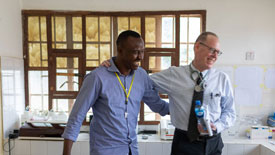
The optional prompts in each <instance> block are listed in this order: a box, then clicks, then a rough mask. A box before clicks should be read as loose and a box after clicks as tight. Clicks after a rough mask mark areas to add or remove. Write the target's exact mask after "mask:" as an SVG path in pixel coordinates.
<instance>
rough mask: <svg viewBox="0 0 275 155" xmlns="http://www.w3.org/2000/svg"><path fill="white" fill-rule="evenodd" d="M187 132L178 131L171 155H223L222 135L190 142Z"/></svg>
mask: <svg viewBox="0 0 275 155" xmlns="http://www.w3.org/2000/svg"><path fill="white" fill-rule="evenodd" d="M186 134H187V132H186V131H183V130H180V129H176V130H175V134H174V139H173V143H172V152H171V155H221V154H222V148H223V146H224V145H223V142H222V138H221V134H217V135H215V136H212V137H200V138H199V139H198V140H195V141H193V142H190V141H189V139H188V137H187V135H186Z"/></svg>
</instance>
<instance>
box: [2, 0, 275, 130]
mask: <svg viewBox="0 0 275 155" xmlns="http://www.w3.org/2000/svg"><path fill="white" fill-rule="evenodd" d="M0 1H4V0H0ZM1 4H3V3H1ZM19 9H20V3H18V1H16V0H6V1H5V5H4V6H3V5H0V32H1V33H0V34H1V35H0V47H1V49H0V50H1V51H0V55H2V53H3V54H5V55H8V54H10V55H18V56H19V57H22V49H21V41H22V38H21V18H20V17H21V16H20V10H19ZM22 9H33V10H83V11H156V10H200V9H203V10H207V19H206V23H207V25H206V30H207V31H213V32H215V33H217V34H218V35H219V36H220V40H221V49H222V51H223V52H224V54H223V55H222V56H221V57H220V58H219V60H218V62H217V64H218V65H229V66H233V65H246V64H248V65H272V66H274V64H275V20H274V16H275V0H170V1H168V0H138V1H133V0H22ZM2 31H3V32H2ZM3 34H4V35H3ZM7 36H10V37H7ZM14 42H16V43H17V44H14ZM2 46H3V47H5V48H3V49H4V51H2ZM247 51H254V52H255V60H253V61H246V60H245V52H247ZM9 52H11V53H9ZM274 94H275V92H274V90H269V91H264V94H263V100H262V105H263V107H265V109H269V110H270V111H272V110H273V111H274V108H273V107H274V102H273V101H274V100H272V99H273V98H274V96H275V95H274ZM239 110H248V111H249V110H252V111H253V112H254V113H255V115H261V116H263V117H266V115H267V113H266V112H267V110H266V111H264V112H263V111H260V110H259V108H258V107H240V108H239ZM235 130H239V128H238V129H235Z"/></svg>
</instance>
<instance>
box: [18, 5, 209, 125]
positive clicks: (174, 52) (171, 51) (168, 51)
mask: <svg viewBox="0 0 275 155" xmlns="http://www.w3.org/2000/svg"><path fill="white" fill-rule="evenodd" d="M171 15H173V16H174V17H175V33H174V35H175V47H174V48H146V53H145V55H154V56H155V55H156V56H163V55H171V56H172V57H171V59H172V60H171V63H172V65H174V66H179V65H180V43H181V42H180V17H182V16H183V15H200V17H201V31H202V32H205V30H206V10H187V11H139V12H91V11H52V10H22V23H23V59H24V66H25V67H24V78H25V106H28V105H29V87H28V79H29V77H28V72H29V71H32V70H34V71H35V70H39V71H48V79H50V78H55V77H54V76H55V75H53V73H54V72H53V71H52V69H53V65H55V64H53V62H52V61H53V54H54V53H53V51H54V50H55V51H62V50H59V49H58V50H57V49H53V48H52V25H51V24H52V23H51V22H52V21H51V19H52V17H53V16H66V17H82V49H81V50H78V51H79V53H81V57H82V60H85V61H83V62H81V63H80V62H79V64H82V65H81V66H79V68H80V69H81V73H80V74H83V75H85V74H86V71H90V70H93V69H95V68H96V67H87V66H86V45H87V42H86V17H88V16H98V17H104V16H110V18H111V22H110V24H111V31H110V33H111V38H110V48H111V55H110V56H114V55H115V54H116V49H115V48H116V46H115V39H116V36H117V33H118V32H117V23H116V24H115V23H114V21H115V20H114V19H117V18H116V17H128V18H129V17H140V18H141V36H142V38H143V39H144V40H145V39H146V38H145V17H148V16H171ZM29 16H45V17H46V24H47V27H46V30H47V41H46V42H47V49H48V66H47V67H29V56H28V43H29V41H28V17H29ZM128 24H130V23H128ZM40 43H42V41H40ZM98 43H100V41H98ZM164 51H165V52H164ZM148 62H149V57H148V58H147V57H144V59H143V60H142V61H141V67H143V68H144V69H147V70H148V66H149V63H148ZM79 78H80V77H79ZM82 80H83V79H82ZM82 80H80V81H81V82H82ZM48 81H49V82H48V90H49V92H48V95H49V99H48V101H49V109H50V108H51V107H52V99H53V96H52V93H51V89H50V88H51V86H52V85H54V82H55V83H56V81H55V80H54V81H53V80H52V81H51V82H50V80H48ZM81 82H80V83H79V87H80V86H81ZM161 96H162V97H166V98H167V95H161ZM74 97H75V96H74ZM85 120H86V119H85ZM85 120H84V124H86V125H87V124H88V122H86V121H85ZM139 124H150V125H153V124H159V121H145V120H144V103H141V108H140V119H139Z"/></svg>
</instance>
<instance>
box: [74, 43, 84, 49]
mask: <svg viewBox="0 0 275 155" xmlns="http://www.w3.org/2000/svg"><path fill="white" fill-rule="evenodd" d="M74 49H82V44H74Z"/></svg>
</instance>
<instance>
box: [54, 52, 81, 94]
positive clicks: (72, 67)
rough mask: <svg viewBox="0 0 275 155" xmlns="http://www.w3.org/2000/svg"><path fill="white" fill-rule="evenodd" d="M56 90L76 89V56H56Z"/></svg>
mask: <svg viewBox="0 0 275 155" xmlns="http://www.w3.org/2000/svg"><path fill="white" fill-rule="evenodd" d="M56 65H57V66H56V68H57V69H56V90H57V91H78V76H77V74H78V73H79V71H78V58H76V57H74V58H67V57H57V58H56Z"/></svg>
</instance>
